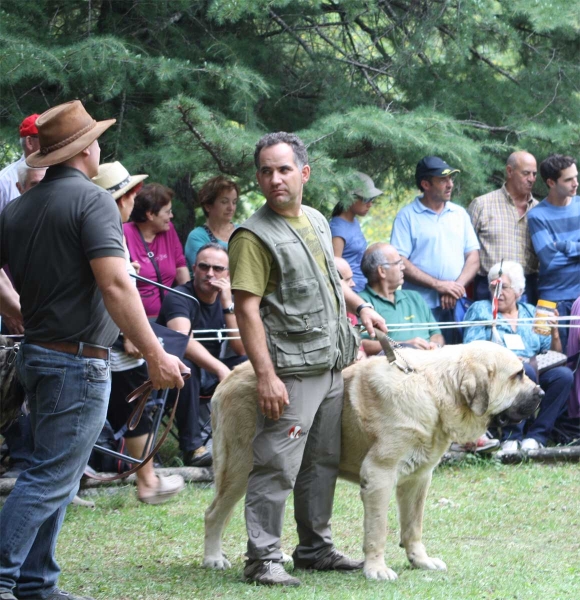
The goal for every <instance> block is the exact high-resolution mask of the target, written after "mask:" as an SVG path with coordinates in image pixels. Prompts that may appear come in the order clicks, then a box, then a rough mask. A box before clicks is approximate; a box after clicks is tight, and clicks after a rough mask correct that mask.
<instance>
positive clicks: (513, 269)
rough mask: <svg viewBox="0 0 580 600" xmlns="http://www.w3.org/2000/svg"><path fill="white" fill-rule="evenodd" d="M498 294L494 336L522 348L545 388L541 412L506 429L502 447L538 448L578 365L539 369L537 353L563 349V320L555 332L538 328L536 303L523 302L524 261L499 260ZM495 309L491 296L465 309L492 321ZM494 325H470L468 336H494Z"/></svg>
mask: <svg viewBox="0 0 580 600" xmlns="http://www.w3.org/2000/svg"><path fill="white" fill-rule="evenodd" d="M487 277H488V281H489V284H490V291H491V296H492V298H493V297H494V296H495V297H496V298H497V303H498V314H497V321H496V325H495V329H496V331H497V334H498V335H497V337H495V336H494V338H495V339H494V341H498V343H502V344H503V345H504V346H506V347H507V348H508V349H510V350H512V351H513V352H514V353H515V354H517V355H518V356H519V357H520V358H521V359H522V361H523V362H524V368H525V371H526V374H527V375H528V377H530V378H531V379H533V380H534V381H538V382H539V384H540V386H541V387H542V389H543V390H544V392H545V396H544V398H543V400H542V403H541V404H540V410H539V412H538V414H537V416H536V418H535V419H534V418H530V419H528V420H527V421H525V422H524V421H522V422H521V423H519V424H517V425H509V426H507V427H504V428H503V430H502V444H501V452H502V453H503V454H513V453H517V452H518V450H520V449H521V450H522V452H527V451H530V450H537V449H538V448H541V447H543V446H545V445H546V443H547V441H548V440H549V439H550V434H551V433H552V430H553V428H554V424H555V423H556V420H557V419H558V418H559V417H560V416H562V415H563V413H564V412H565V410H566V402H567V400H568V396H569V394H570V389H571V388H572V383H573V376H572V371H570V369H568V368H567V367H554V368H552V369H549V370H548V371H545V372H544V373H542V374H540V375H539V376H538V374H537V373H536V370H535V368H534V366H533V362H534V361H533V360H532V361H531V362H530V359H533V358H534V357H535V356H536V355H537V354H539V353H541V352H546V351H547V350H555V351H557V352H561V351H562V345H561V343H560V337H559V335H558V325H557V322H556V321H550V322H549V323H550V328H551V335H539V334H538V333H536V332H535V331H534V330H533V321H532V318H533V316H534V313H535V307H534V306H532V305H531V304H526V303H524V302H520V298H521V296H522V293H523V291H524V289H525V285H526V279H525V277H524V270H523V268H522V266H521V265H520V264H519V263H516V262H512V261H504V262H503V263H498V264H496V265H494V266H493V267H492V268H491V269H490V271H489V273H488V276H487ZM492 320H493V310H492V303H491V301H490V300H480V301H479V302H475V303H473V304H472V305H471V307H470V308H469V310H468V311H467V313H466V315H465V321H492ZM491 336H492V327H491V325H475V326H472V327H466V329H465V330H464V334H463V342H464V343H466V344H467V343H468V342H472V341H473V340H488V341H491Z"/></svg>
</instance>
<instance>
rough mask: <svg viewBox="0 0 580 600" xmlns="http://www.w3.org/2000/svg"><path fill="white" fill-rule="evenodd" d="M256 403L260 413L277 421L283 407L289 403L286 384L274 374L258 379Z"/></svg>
mask: <svg viewBox="0 0 580 600" xmlns="http://www.w3.org/2000/svg"><path fill="white" fill-rule="evenodd" d="M258 404H259V405H260V411H261V413H262V414H263V415H264V416H265V417H267V418H268V419H273V420H274V421H277V420H278V419H279V418H280V417H281V416H282V413H283V412H284V407H285V406H287V405H289V404H290V400H289V399H288V391H287V390H286V386H285V385H284V383H283V382H282V380H281V379H280V378H279V377H276V376H275V375H274V376H272V377H268V378H262V379H258Z"/></svg>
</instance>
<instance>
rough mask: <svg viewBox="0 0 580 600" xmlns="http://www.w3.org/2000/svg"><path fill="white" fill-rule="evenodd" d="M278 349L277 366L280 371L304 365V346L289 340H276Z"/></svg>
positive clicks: (275, 343)
mask: <svg viewBox="0 0 580 600" xmlns="http://www.w3.org/2000/svg"><path fill="white" fill-rule="evenodd" d="M274 345H275V348H276V366H277V367H279V368H280V369H283V368H284V367H300V366H302V365H304V364H306V363H305V362H304V354H303V352H302V344H300V343H296V342H292V341H289V340H283V339H280V338H278V339H276V340H274Z"/></svg>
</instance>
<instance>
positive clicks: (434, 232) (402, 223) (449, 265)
mask: <svg viewBox="0 0 580 600" xmlns="http://www.w3.org/2000/svg"><path fill="white" fill-rule="evenodd" d="M455 173H459V170H458V169H454V168H452V167H450V166H449V165H448V164H447V163H446V162H445V161H444V160H442V159H441V158H439V157H437V156H426V157H425V158H423V159H422V160H420V161H419V163H418V164H417V168H416V170H415V182H416V184H417V187H418V188H419V190H420V191H421V192H422V194H421V195H419V196H417V197H416V198H415V200H414V201H413V202H412V203H411V204H409V205H407V206H405V207H404V208H402V209H401V210H400V211H399V213H398V214H397V216H396V218H395V222H394V223H393V231H392V234H391V244H392V245H393V246H395V248H396V249H397V251H398V252H399V254H400V255H401V258H402V259H403V263H404V265H405V283H404V285H403V287H404V288H405V289H409V290H415V291H417V292H419V293H420V294H421V296H422V297H423V299H424V300H425V302H426V303H427V306H429V308H430V309H431V310H432V312H433V315H434V317H435V319H436V320H437V321H439V322H445V321H458V320H459V321H460V320H462V318H463V312H464V311H463V310H462V308H464V303H465V288H466V286H467V285H468V284H469V283H470V282H471V280H472V279H473V278H474V277H475V274H476V273H477V270H478V269H479V242H478V241H477V236H476V235H475V231H474V229H473V226H472V224H471V221H470V219H469V215H468V214H467V211H466V210H465V209H464V208H462V207H461V206H459V205H457V204H454V203H453V202H451V201H450V199H451V193H452V191H453V175H454V174H455ZM443 336H444V337H445V341H446V343H448V344H460V343H461V340H462V335H461V331H460V329H458V328H451V329H445V328H444V329H443Z"/></svg>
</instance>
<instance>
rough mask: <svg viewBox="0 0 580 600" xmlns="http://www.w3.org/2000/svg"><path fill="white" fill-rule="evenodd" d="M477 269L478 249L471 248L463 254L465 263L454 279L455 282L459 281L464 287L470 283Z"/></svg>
mask: <svg viewBox="0 0 580 600" xmlns="http://www.w3.org/2000/svg"><path fill="white" fill-rule="evenodd" d="M478 271H479V250H473V251H472V252H469V253H468V254H467V255H466V256H465V264H464V265H463V269H462V270H461V273H460V275H459V277H458V278H457V279H456V281H457V283H460V284H461V285H462V286H463V287H466V286H467V285H469V284H470V283H471V281H472V280H473V278H474V277H475V276H476V275H477V272H478Z"/></svg>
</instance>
